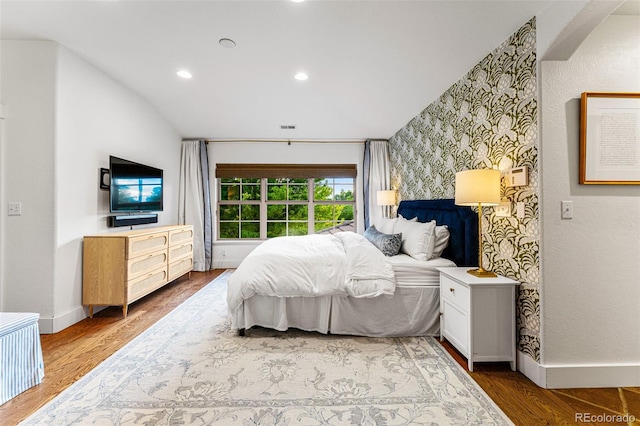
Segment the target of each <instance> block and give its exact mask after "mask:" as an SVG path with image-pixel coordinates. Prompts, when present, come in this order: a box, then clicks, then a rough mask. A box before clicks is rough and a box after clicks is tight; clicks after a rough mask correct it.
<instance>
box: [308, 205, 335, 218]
mask: <svg viewBox="0 0 640 426" xmlns="http://www.w3.org/2000/svg"><path fill="white" fill-rule="evenodd" d="M313 210H314V212H313V220H314V222H322V221H327V220H328V221H333V220H335V219H336V218H335V216H334V214H333V205H331V204H318V205H315V206H314V207H313Z"/></svg>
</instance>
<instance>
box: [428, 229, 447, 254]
mask: <svg viewBox="0 0 640 426" xmlns="http://www.w3.org/2000/svg"><path fill="white" fill-rule="evenodd" d="M448 244H449V228H447V225H436V229H435V241H434V244H433V253H432V254H431V257H430V258H429V259H435V258H436V257H440V255H441V254H442V252H443V251H444V249H445V248H447V245H448Z"/></svg>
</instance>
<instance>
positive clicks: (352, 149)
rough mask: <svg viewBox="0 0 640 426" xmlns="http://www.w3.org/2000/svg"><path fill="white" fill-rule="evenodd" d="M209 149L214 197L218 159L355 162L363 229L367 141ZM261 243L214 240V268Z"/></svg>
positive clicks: (235, 145)
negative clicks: (364, 164) (363, 186)
mask: <svg viewBox="0 0 640 426" xmlns="http://www.w3.org/2000/svg"><path fill="white" fill-rule="evenodd" d="M207 152H208V154H209V169H210V177H211V188H212V189H213V191H214V194H212V199H213V200H216V199H217V183H216V179H215V167H216V164H217V163H266V164H278V163H293V164H356V165H357V178H356V188H355V191H356V197H357V198H356V223H357V227H358V232H363V231H364V229H363V226H364V225H363V224H364V216H363V215H364V213H363V207H362V195H361V194H362V160H363V157H364V143H331V142H318V143H308V142H305V143H296V142H293V143H291V145H288V144H287V143H284V142H210V143H209V144H208V145H207ZM258 244H259V242H255V241H246V242H245V241H238V242H236V241H232V242H221V241H215V242H214V249H213V257H214V261H213V265H214V267H215V268H234V267H237V266H238V265H239V264H240V262H241V261H242V260H243V259H244V258H245V257H246V255H247V254H249V253H250V252H251V250H253V249H254V248H255V247H256V246H257V245H258Z"/></svg>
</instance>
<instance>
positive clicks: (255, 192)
mask: <svg viewBox="0 0 640 426" xmlns="http://www.w3.org/2000/svg"><path fill="white" fill-rule="evenodd" d="M242 199H243V200H260V185H242Z"/></svg>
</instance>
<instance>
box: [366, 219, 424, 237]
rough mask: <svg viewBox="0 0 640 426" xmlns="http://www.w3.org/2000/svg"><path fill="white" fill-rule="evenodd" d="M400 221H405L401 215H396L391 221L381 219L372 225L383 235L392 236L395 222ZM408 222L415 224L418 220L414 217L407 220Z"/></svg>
mask: <svg viewBox="0 0 640 426" xmlns="http://www.w3.org/2000/svg"><path fill="white" fill-rule="evenodd" d="M400 219H403V220H407V219H405V218H403V217H402V215H398V217H394V218H391V219H388V218H386V217H381V218H380V219H378V222H377V223H374V225H375V226H376V229H377V230H378V231H380V232H382V233H383V234H393V233H394V232H393V230H394V228H395V226H396V222H397V221H398V220H400ZM409 221H410V222H417V221H418V218H417V217H414V218H413V219H410V220H409Z"/></svg>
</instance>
